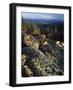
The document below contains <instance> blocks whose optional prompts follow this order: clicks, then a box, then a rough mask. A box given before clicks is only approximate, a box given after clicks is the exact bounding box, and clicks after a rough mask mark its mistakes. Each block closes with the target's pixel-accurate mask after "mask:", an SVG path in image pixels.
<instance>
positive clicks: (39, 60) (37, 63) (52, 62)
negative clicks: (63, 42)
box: [22, 47, 63, 76]
mask: <svg viewBox="0 0 73 90" xmlns="http://www.w3.org/2000/svg"><path fill="white" fill-rule="evenodd" d="M22 53H23V54H25V55H28V56H29V58H28V60H27V65H28V67H29V68H30V69H31V70H32V72H33V76H47V75H50V74H51V75H58V74H60V73H59V72H61V71H60V68H59V66H58V65H57V59H56V58H55V57H54V56H52V55H51V56H50V57H48V56H46V55H45V54H44V53H42V52H41V51H40V50H37V49H33V48H30V47H25V48H23V50H22ZM61 74H62V75H63V73H61Z"/></svg>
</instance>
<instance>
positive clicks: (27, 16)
mask: <svg viewBox="0 0 73 90" xmlns="http://www.w3.org/2000/svg"><path fill="white" fill-rule="evenodd" d="M21 15H22V18H24V19H34V20H60V21H64V15H63V14H52V13H30V12H22V14H21Z"/></svg>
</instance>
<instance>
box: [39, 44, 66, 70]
mask: <svg viewBox="0 0 73 90" xmlns="http://www.w3.org/2000/svg"><path fill="white" fill-rule="evenodd" d="M40 50H41V51H42V52H43V53H44V54H45V55H48V57H50V55H49V53H50V54H51V55H52V56H54V59H56V63H57V65H58V66H59V69H61V70H62V71H64V49H63V48H61V47H59V46H57V45H56V44H52V43H48V44H47V45H42V46H41V47H40Z"/></svg>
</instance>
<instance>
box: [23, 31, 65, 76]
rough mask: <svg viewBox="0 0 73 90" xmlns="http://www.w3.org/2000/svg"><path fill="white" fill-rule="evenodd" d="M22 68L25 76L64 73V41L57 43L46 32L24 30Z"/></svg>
mask: <svg viewBox="0 0 73 90" xmlns="http://www.w3.org/2000/svg"><path fill="white" fill-rule="evenodd" d="M21 68H22V76H23V77H29V76H54V75H63V74H64V45H63V43H60V42H59V41H58V42H57V43H56V41H55V42H54V41H53V40H51V39H48V38H46V35H45V34H35V35H31V34H25V33H24V32H22V55H21Z"/></svg>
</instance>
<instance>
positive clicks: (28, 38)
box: [23, 34, 39, 49]
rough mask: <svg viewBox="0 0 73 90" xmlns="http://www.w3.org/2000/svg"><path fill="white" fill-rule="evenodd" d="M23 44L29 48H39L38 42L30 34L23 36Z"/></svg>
mask: <svg viewBox="0 0 73 90" xmlns="http://www.w3.org/2000/svg"><path fill="white" fill-rule="evenodd" d="M23 43H24V44H25V45H27V46H29V47H32V48H35V49H38V48H39V41H38V40H36V39H35V38H34V37H33V36H32V35H30V34H25V35H24V39H23Z"/></svg>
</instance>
